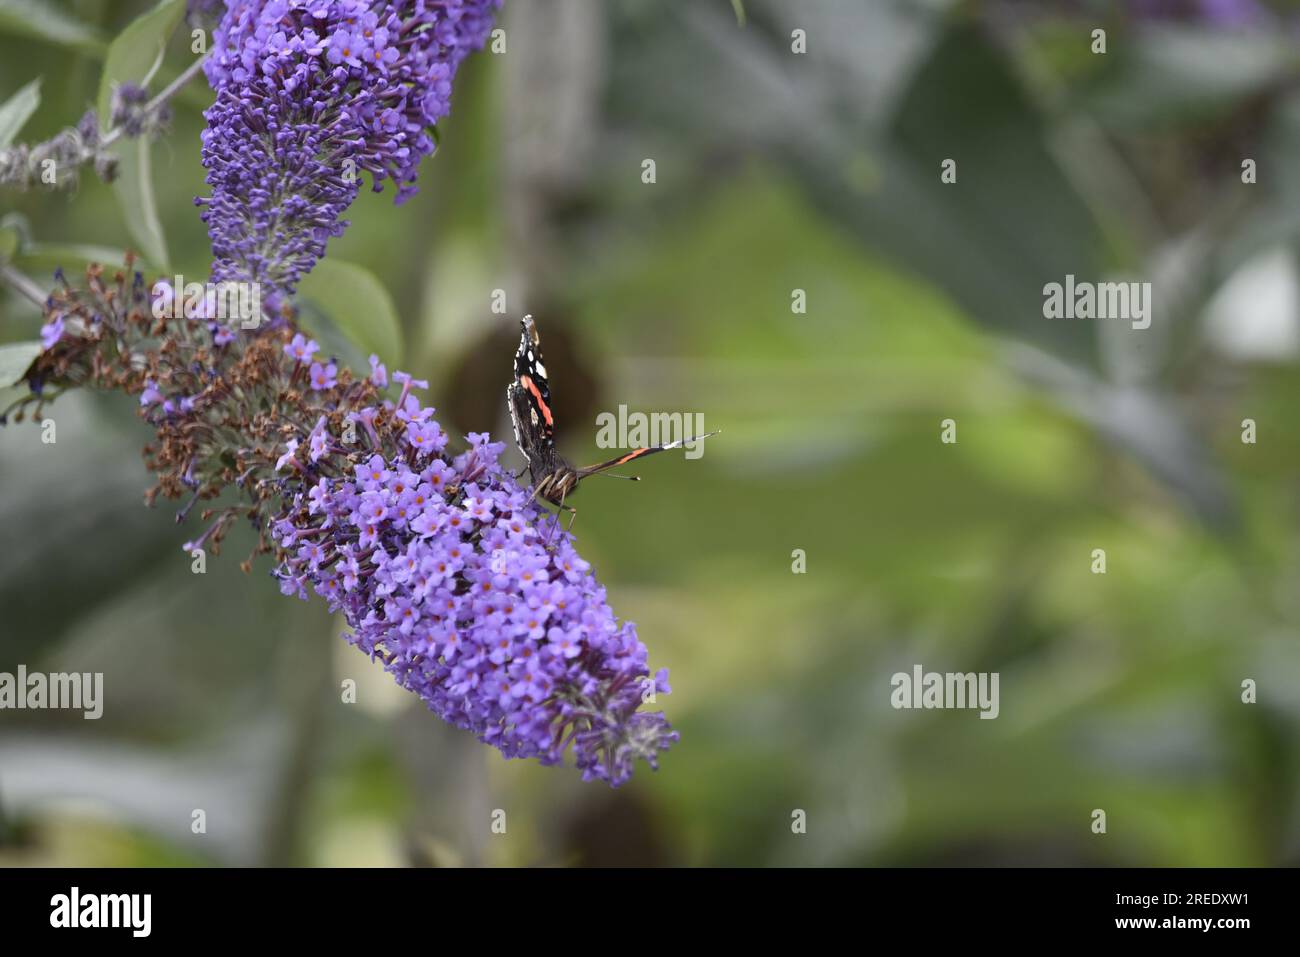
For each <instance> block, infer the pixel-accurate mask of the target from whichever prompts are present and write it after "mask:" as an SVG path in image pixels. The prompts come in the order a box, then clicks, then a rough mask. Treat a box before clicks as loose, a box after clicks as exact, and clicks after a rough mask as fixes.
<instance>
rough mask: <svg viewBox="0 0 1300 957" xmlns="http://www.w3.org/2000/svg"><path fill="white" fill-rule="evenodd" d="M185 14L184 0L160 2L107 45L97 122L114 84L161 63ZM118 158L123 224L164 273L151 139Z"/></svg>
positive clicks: (129, 144) (132, 144) (138, 77)
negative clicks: (168, 44) (171, 38)
mask: <svg viewBox="0 0 1300 957" xmlns="http://www.w3.org/2000/svg"><path fill="white" fill-rule="evenodd" d="M184 12H185V4H184V2H183V0H162V2H161V3H159V4H158V5H157V6H156V7H154V8H153V9H152V10H150V11H149V12H148V13H145V14H142V15H141V16H139V17H137V18H136V19H134V20H132V21H131V23H130V24H129V25H128V26H127V28H126V29H125V30H123V31H122V32H121V33H120V34H118V36H117V39H115V40H114V41H113V42H112V44H110V45H109V48H108V56H107V57H106V58H105V60H104V72H103V75H102V76H101V77H100V80H99V116H100V123H101V125H102V124H103V123H104V121H105V120H106V119H107V118H108V116H109V114H110V112H111V109H112V104H113V89H114V87H116V86H117V85H118V84H120V83H128V82H129V83H141V82H143V81H144V80H145V79H146V78H147V77H149V76H150V75H151V74H152V73H153V71H154V70H155V69H156V68H157V66H158V65H159V64H160V63H161V62H162V56H163V51H164V49H165V48H166V46H167V39H168V37H170V36H171V34H172V31H173V30H175V29H176V24H177V23H179V22H180V19H181V15H182V14H183V13H184ZM118 156H119V166H118V178H117V180H116V181H115V182H114V184H113V192H114V193H116V194H117V199H118V202H119V203H120V204H121V206H122V214H123V216H124V217H125V219H126V228H127V230H128V231H129V232H130V233H131V238H132V239H133V240H135V243H136V245H137V246H139V247H140V251H141V253H143V255H144V257H145V259H147V260H148V261H149V262H150V263H151V264H153V265H154V266H156V267H158V268H160V269H163V270H164V271H165V270H166V269H167V266H168V258H167V240H166V237H165V236H164V235H163V228H162V222H161V221H160V220H159V218H158V203H157V201H156V200H155V199H154V192H153V178H152V163H151V153H150V147H149V143H148V142H147V141H146V140H144V139H140V140H128V141H125V142H124V143H123V144H122V146H121V147H120V148H119V150H118Z"/></svg>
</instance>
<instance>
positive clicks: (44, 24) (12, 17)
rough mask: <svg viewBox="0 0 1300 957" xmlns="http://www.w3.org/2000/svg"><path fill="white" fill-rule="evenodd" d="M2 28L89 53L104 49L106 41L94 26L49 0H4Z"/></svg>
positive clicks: (0, 17) (1, 1) (0, 13)
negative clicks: (47, 0)
mask: <svg viewBox="0 0 1300 957" xmlns="http://www.w3.org/2000/svg"><path fill="white" fill-rule="evenodd" d="M0 32H3V33H8V34H16V35H18V36H25V37H35V38H36V39H38V40H45V41H48V42H49V43H55V44H58V45H59V46H62V47H71V48H72V49H76V50H82V51H85V52H87V53H102V52H103V49H104V41H103V39H102V38H101V37H100V35H99V32H98V31H97V30H96V29H95V28H94V27H92V26H89V25H88V24H85V23H83V22H81V21H80V20H78V19H76V18H75V17H72V16H70V15H69V14H67V13H65V12H64V11H63V10H61V9H59V8H58V7H56V6H54V5H53V4H51V3H48V2H46V0H0Z"/></svg>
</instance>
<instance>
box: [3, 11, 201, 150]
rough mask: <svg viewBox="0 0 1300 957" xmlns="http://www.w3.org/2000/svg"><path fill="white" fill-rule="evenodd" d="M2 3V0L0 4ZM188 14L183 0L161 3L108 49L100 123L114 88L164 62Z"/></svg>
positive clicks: (142, 76) (101, 85) (141, 77)
mask: <svg viewBox="0 0 1300 957" xmlns="http://www.w3.org/2000/svg"><path fill="white" fill-rule="evenodd" d="M0 2H2V0H0ZM184 12H185V3H184V0H162V2H161V3H159V4H158V5H157V6H156V7H154V8H153V9H152V10H150V11H149V12H148V13H144V14H141V15H140V16H138V17H136V18H135V19H134V20H132V21H131V22H130V24H128V25H127V28H126V29H125V30H123V31H122V32H121V33H119V34H118V35H117V38H116V39H115V40H114V41H113V42H112V43H111V44H110V45H109V47H108V56H107V57H105V59H104V72H103V74H102V75H101V76H100V78H99V104H98V105H99V118H100V119H99V121H100V123H101V124H103V123H104V122H106V121H107V119H108V116H109V113H110V111H111V109H112V105H113V88H114V87H115V86H117V85H118V84H119V83H140V82H141V81H143V80H144V79H145V77H147V76H148V75H149V74H150V73H151V72H152V71H153V69H154V67H155V66H156V65H157V64H158V63H159V62H161V60H162V55H163V50H164V49H165V48H166V46H167V40H168V38H169V37H170V36H171V35H172V31H173V30H175V29H176V24H178V23H179V22H180V19H181V15H182V14H183V13H184Z"/></svg>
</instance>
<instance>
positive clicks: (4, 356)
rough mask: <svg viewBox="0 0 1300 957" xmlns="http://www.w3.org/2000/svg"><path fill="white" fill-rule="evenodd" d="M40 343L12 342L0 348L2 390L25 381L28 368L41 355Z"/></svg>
mask: <svg viewBox="0 0 1300 957" xmlns="http://www.w3.org/2000/svg"><path fill="white" fill-rule="evenodd" d="M41 348H42V346H41V344H40V342H39V341H36V340H33V341H31V342H11V343H9V344H8V345H4V346H0V389H7V388H8V387H9V386H11V385H17V384H18V383H20V382H22V381H23V376H24V375H25V374H26V372H27V367H28V366H30V365H31V364H32V360H33V359H35V358H36V357H37V356H38V355H40V354H41Z"/></svg>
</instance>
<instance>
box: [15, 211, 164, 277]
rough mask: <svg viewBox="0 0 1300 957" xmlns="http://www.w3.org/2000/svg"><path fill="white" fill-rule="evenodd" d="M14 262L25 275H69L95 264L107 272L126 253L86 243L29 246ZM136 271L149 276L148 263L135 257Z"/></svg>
mask: <svg viewBox="0 0 1300 957" xmlns="http://www.w3.org/2000/svg"><path fill="white" fill-rule="evenodd" d="M4 228H5V227H4V224H3V223H0V244H2V243H3V236H4V232H3V231H4ZM16 258H17V262H18V265H19V266H21V267H22V268H23V269H24V270H25V271H27V272H32V273H51V272H53V271H54V270H55V269H59V268H62V269H63V271H64V272H66V273H68V274H69V275H71V274H73V273H75V272H77V271H79V270H81V269H84V268H85V267H86V266H88V265H90V264H91V263H99V264H101V265H103V266H104V267H105V268H107V269H109V270H110V271H111V270H112V269H114V268H117V267H120V266H122V265H123V264H124V263H125V262H126V250H125V249H117V248H116V247H113V246H95V245H92V244H89V243H29V244H28V245H26V246H24V247H23V248H22V251H21V252H19V254H18V256H17V257H16ZM136 268H137V269H140V270H142V271H145V272H149V271H151V269H152V263H150V262H148V261H146V260H145V259H144V257H138V258H137V260H136Z"/></svg>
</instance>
